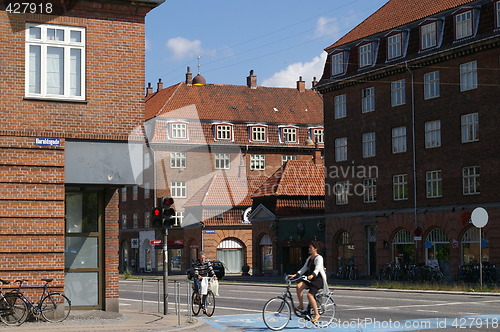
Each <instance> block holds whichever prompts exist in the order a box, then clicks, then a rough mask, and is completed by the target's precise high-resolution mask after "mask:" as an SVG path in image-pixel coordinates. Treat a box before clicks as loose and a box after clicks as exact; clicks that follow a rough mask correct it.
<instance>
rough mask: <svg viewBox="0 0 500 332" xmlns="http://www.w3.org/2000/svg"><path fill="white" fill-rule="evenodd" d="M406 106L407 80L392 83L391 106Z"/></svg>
mask: <svg viewBox="0 0 500 332" xmlns="http://www.w3.org/2000/svg"><path fill="white" fill-rule="evenodd" d="M404 104H406V80H404V79H402V80H398V81H394V82H391V106H392V107H394V106H400V105H404Z"/></svg>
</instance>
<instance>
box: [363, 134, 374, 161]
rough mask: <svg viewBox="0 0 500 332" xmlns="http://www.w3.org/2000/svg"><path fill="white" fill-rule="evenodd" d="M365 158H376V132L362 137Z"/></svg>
mask: <svg viewBox="0 0 500 332" xmlns="http://www.w3.org/2000/svg"><path fill="white" fill-rule="evenodd" d="M361 141H362V145H363V158H370V157H375V151H376V150H375V147H376V145H375V132H371V133H364V134H363V135H362V139H361Z"/></svg>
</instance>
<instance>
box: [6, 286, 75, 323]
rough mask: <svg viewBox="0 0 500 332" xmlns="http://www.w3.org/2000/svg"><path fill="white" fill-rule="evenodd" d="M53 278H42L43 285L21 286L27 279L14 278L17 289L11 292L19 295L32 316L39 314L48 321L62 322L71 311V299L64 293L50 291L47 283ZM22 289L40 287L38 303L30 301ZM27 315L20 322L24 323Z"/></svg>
mask: <svg viewBox="0 0 500 332" xmlns="http://www.w3.org/2000/svg"><path fill="white" fill-rule="evenodd" d="M53 280H54V279H45V278H44V279H42V281H45V284H44V285H43V286H23V282H25V281H28V280H27V279H20V280H16V282H17V283H19V287H18V288H17V291H15V292H13V293H11V294H17V295H18V296H20V297H21V298H22V300H23V302H24V303H25V304H26V305H27V307H28V310H27V312H29V313H30V314H31V315H33V316H34V317H36V318H38V317H39V316H41V317H42V318H43V319H44V320H46V321H48V322H62V321H63V320H65V319H66V318H67V317H68V316H69V313H70V312H71V301H70V300H69V299H68V298H67V297H66V296H65V295H64V294H61V293H59V292H51V291H50V289H49V287H48V284H49V283H51V282H52V281H53ZM23 289H42V294H41V295H40V299H39V300H38V304H35V302H31V301H30V299H29V298H28V297H26V295H25V294H24V293H23V291H22V290H23ZM27 317H28V315H25V316H24V320H22V322H21V323H20V324H22V323H24V321H25V320H26V319H27Z"/></svg>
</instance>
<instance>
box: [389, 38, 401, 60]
mask: <svg viewBox="0 0 500 332" xmlns="http://www.w3.org/2000/svg"><path fill="white" fill-rule="evenodd" d="M401 55H402V34H401V32H399V33H396V34H393V35H392V36H389V37H387V59H394V58H398V57H400V56H401Z"/></svg>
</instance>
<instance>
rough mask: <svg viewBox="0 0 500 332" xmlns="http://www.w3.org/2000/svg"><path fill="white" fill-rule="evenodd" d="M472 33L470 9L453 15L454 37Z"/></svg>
mask: <svg viewBox="0 0 500 332" xmlns="http://www.w3.org/2000/svg"><path fill="white" fill-rule="evenodd" d="M473 34H474V28H473V13H472V9H471V10H467V11H465V12H462V13H459V14H456V15H455V39H456V40H459V39H462V38H466V37H470V36H472V35H473Z"/></svg>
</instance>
